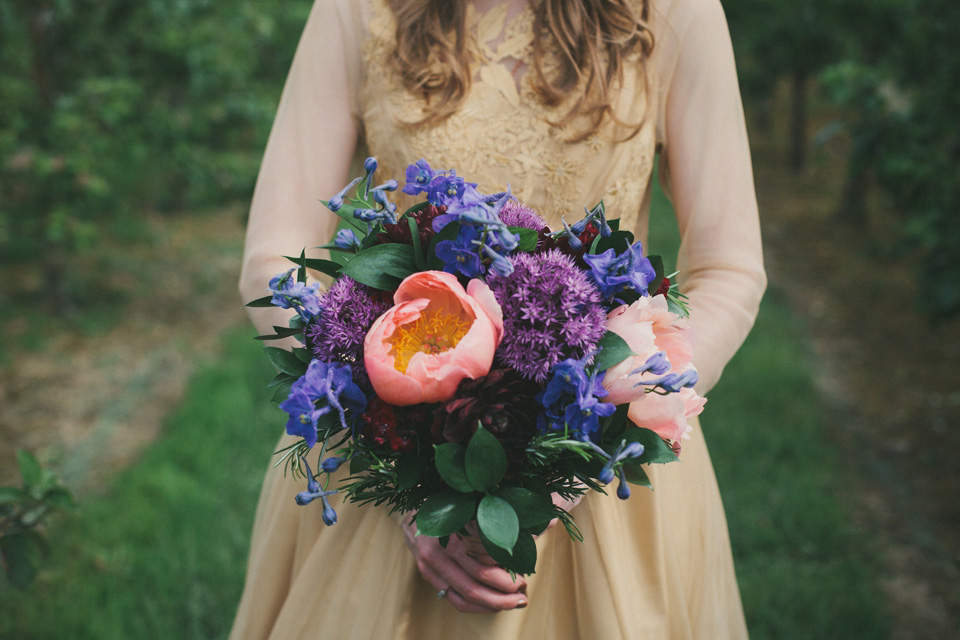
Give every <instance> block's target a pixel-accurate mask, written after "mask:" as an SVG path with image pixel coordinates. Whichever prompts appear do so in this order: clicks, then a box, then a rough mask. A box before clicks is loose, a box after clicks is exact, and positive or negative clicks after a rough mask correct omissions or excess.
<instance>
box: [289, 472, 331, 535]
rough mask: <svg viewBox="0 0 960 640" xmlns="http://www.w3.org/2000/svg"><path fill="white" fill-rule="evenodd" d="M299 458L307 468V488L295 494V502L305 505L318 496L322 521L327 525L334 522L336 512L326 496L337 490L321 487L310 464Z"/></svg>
mask: <svg viewBox="0 0 960 640" xmlns="http://www.w3.org/2000/svg"><path fill="white" fill-rule="evenodd" d="M300 460H301V461H302V462H303V466H304V467H306V468H307V490H306V491H301V492H300V493H298V494H297V497H296V501H297V504H298V505H300V506H305V505H308V504H310V503H311V502H313V501H314V500H316V499H317V498H319V499H320V501H321V502H323V515H322V518H323V523H324V524H325V525H327V526H331V525H334V524H336V523H337V512H336V511H334V510H333V507H331V506H330V500H329V498H328V497H327V496H331V495H333V494H334V493H337V490H336V489H332V490H330V491H325V490H323V489H321V488H320V484H319V483H318V482H317V479H316V478H315V477H314V476H313V471H311V470H310V465H309V464H307V459H306V458H301V459H300Z"/></svg>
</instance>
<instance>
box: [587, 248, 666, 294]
mask: <svg viewBox="0 0 960 640" xmlns="http://www.w3.org/2000/svg"><path fill="white" fill-rule="evenodd" d="M583 259H584V260H586V262H587V264H588V265H589V266H590V279H591V280H592V281H593V282H594V283H595V284H596V285H597V288H598V289H600V292H601V293H603V296H604V297H605V298H608V299H609V298H613V297H615V296H616V295H617V294H618V293H620V292H621V291H625V290H628V289H633V290H634V291H636V292H637V293H639V294H640V295H642V296H645V295H647V294H648V292H647V288H648V287H649V286H650V283H651V282H652V281H653V279H654V278H656V277H657V274H656V272H655V271H654V269H653V265H652V264H650V260H649V259H648V258H644V257H643V245H642V244H641V243H640V242H635V243H634V244H633V246H631V247H630V248H629V249H627V250H626V251H624V252H623V253H621V254H619V255H618V254H617V252H616V250H615V249H607V250H606V251H604V252H603V253H599V254H596V255H590V254H587V255H584V256H583Z"/></svg>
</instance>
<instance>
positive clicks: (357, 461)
mask: <svg viewBox="0 0 960 640" xmlns="http://www.w3.org/2000/svg"><path fill="white" fill-rule="evenodd" d="M372 464H373V458H372V457H371V456H369V455H367V454H360V455H357V456H353V457H352V458H350V475H352V476H355V475H357V474H358V473H361V472H363V471H366V470H367V469H369V468H370V465H372Z"/></svg>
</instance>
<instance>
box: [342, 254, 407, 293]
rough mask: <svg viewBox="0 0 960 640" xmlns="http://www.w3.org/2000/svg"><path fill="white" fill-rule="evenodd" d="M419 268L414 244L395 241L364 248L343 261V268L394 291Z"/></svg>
mask: <svg viewBox="0 0 960 640" xmlns="http://www.w3.org/2000/svg"><path fill="white" fill-rule="evenodd" d="M416 270H417V264H416V260H415V259H414V257H413V247H411V246H410V245H408V244H399V243H396V242H391V243H387V244H377V245H374V246H372V247H370V248H369V249H364V250H363V251H361V252H360V253H358V254H357V255H355V256H354V257H353V258H351V259H350V261H349V262H347V264H345V265H343V267H342V268H341V271H340V272H341V273H342V274H343V275H346V276H350V277H351V278H353V279H354V280H356V281H357V282H359V283H361V284H365V285H367V286H370V287H373V288H374V289H382V290H384V291H392V290H393V289H395V288H396V287H397V286H398V285H399V284H400V281H401V280H403V279H404V278H406V277H407V276H409V275H410V274H412V273H414V272H415V271H416Z"/></svg>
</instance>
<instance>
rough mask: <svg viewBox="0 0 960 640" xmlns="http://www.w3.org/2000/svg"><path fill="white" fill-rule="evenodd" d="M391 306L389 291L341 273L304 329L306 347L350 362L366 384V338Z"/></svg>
mask: <svg viewBox="0 0 960 640" xmlns="http://www.w3.org/2000/svg"><path fill="white" fill-rule="evenodd" d="M392 306H393V301H392V300H390V299H389V298H388V297H387V296H386V295H379V294H377V293H376V292H374V291H373V290H371V289H370V288H369V287H367V286H366V285H362V284H360V283H359V282H357V281H356V280H353V279H352V278H348V277H346V276H342V277H340V278H338V279H337V280H336V281H335V282H334V283H333V285H332V286H331V287H330V290H329V291H327V292H326V293H325V294H324V295H323V309H322V310H321V312H320V313H319V314H318V315H317V316H316V317H315V318H314V319H313V321H312V322H310V324H308V325H307V327H306V329H305V330H304V336H305V338H306V342H307V347H308V348H309V349H310V352H311V353H312V355H313V357H314V358H316V359H317V360H321V361H324V362H345V363H348V364H350V365H351V366H352V367H353V372H354V375H355V376H356V378H357V381H358V382H362V383H363V384H366V382H367V377H366V369H365V368H364V366H363V339H364V338H365V337H366V335H367V332H368V331H369V330H370V327H371V326H372V325H373V323H374V321H375V320H376V319H377V318H379V317H380V316H381V315H383V314H384V313H385V312H386V311H387V309H389V308H390V307H392Z"/></svg>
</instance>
